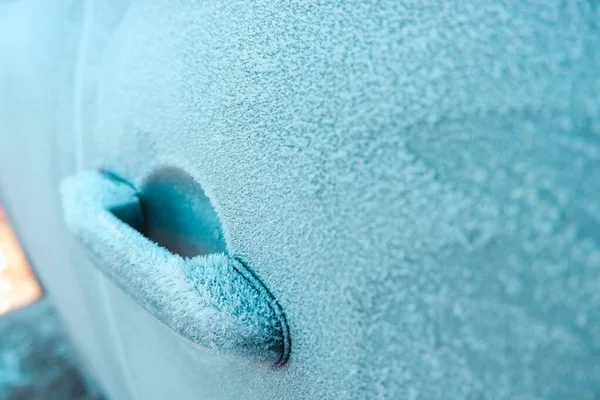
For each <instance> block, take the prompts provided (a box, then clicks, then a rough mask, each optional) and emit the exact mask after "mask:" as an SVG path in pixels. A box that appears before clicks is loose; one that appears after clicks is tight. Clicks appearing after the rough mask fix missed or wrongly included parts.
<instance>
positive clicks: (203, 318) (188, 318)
mask: <svg viewBox="0 0 600 400" xmlns="http://www.w3.org/2000/svg"><path fill="white" fill-rule="evenodd" d="M61 192H62V199H63V209H64V219H65V222H66V225H67V228H68V230H69V231H70V232H71V234H73V235H74V237H75V238H77V239H78V240H79V242H81V243H82V245H83V246H84V247H85V248H86V249H87V250H88V252H87V253H88V255H89V256H90V257H91V258H92V261H93V263H94V265H95V266H96V267H98V268H99V269H100V270H101V271H102V272H103V273H104V274H105V275H106V276H107V277H108V278H109V279H110V280H112V281H113V282H114V283H115V284H116V285H117V286H118V287H120V288H121V289H122V290H123V291H124V292H125V293H127V294H128V295H130V296H131V297H132V298H133V299H135V301H136V302H137V303H139V304H140V305H141V306H142V307H143V308H144V309H146V310H147V311H148V312H150V313H151V314H152V315H154V316H155V317H156V318H157V319H159V320H160V321H161V322H163V323H164V324H166V325H167V326H168V327H169V328H171V329H172V330H173V331H175V332H177V333H178V334H179V335H181V336H182V337H183V338H185V339H187V340H188V341H190V342H192V343H193V344H195V345H197V346H199V347H201V348H204V349H206V350H209V351H212V352H213V353H216V354H220V355H226V356H235V357H244V358H249V359H252V360H255V361H260V362H269V363H273V364H275V365H282V364H284V363H285V362H286V361H287V359H288V357H289V353H290V339H289V331H288V326H287V322H286V318H285V315H284V313H283V311H282V309H281V307H280V305H279V303H278V302H277V301H276V299H275V298H274V297H273V295H272V294H271V293H270V292H269V290H268V289H267V287H266V286H265V285H264V284H263V283H262V282H261V281H260V280H259V279H258V277H257V276H256V275H255V274H254V273H253V272H252V271H251V270H250V269H249V268H247V267H246V266H245V265H244V264H243V263H242V262H241V261H240V260H238V259H235V258H232V257H229V256H227V255H225V254H221V253H218V254H209V255H202V256H196V257H193V258H182V257H180V256H179V255H176V254H173V253H171V252H170V251H168V250H167V249H165V248H163V247H160V246H159V245H158V244H156V243H154V242H152V241H151V240H149V239H147V238H146V237H144V236H143V235H142V234H141V233H139V232H138V231H137V230H136V229H134V228H140V227H141V226H142V225H143V213H142V204H141V202H140V197H139V196H138V194H137V192H136V190H135V189H134V188H133V187H132V186H131V185H129V184H128V183H126V182H125V181H122V180H120V179H118V178H116V177H114V176H112V175H110V174H106V173H102V172H96V171H86V172H81V173H79V174H77V175H75V176H72V177H69V178H67V179H65V180H64V181H63V183H62V186H61Z"/></svg>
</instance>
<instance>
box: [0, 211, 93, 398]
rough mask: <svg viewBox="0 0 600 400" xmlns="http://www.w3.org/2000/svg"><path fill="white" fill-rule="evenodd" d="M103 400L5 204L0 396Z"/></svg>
mask: <svg viewBox="0 0 600 400" xmlns="http://www.w3.org/2000/svg"><path fill="white" fill-rule="evenodd" d="M4 399H10V400H12V399H23V400H30V399H51V400H53V399H57V400H58V399H60V400H66V399H90V400H91V399H94V400H100V399H103V396H102V395H101V393H100V391H99V390H98V388H97V387H96V385H95V384H94V383H93V382H92V381H91V380H90V379H89V378H88V377H86V376H85V374H84V373H83V371H82V370H81V367H80V365H79V364H78V361H77V356H76V354H75V352H74V350H73V348H72V346H71V345H70V343H69V340H68V337H67V336H66V334H65V332H64V330H63V328H62V326H61V323H60V321H59V320H58V318H57V316H56V314H55V313H54V312H53V310H52V306H51V305H50V303H49V301H48V300H47V298H45V297H44V291H43V289H42V287H41V286H40V284H39V282H38V280H37V278H36V276H35V272H34V270H33V269H32V268H31V265H30V264H29V261H28V259H27V256H26V254H25V253H24V251H23V249H22V247H21V245H20V243H19V240H18V237H17V235H16V233H15V232H14V230H13V228H12V227H11V224H10V220H9V218H8V216H7V215H6V211H5V210H4V209H3V208H2V206H1V205H0V400H4Z"/></svg>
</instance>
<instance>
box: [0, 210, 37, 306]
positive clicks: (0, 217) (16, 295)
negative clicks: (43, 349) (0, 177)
mask: <svg viewBox="0 0 600 400" xmlns="http://www.w3.org/2000/svg"><path fill="white" fill-rule="evenodd" d="M41 296H42V288H41V287H40V285H39V283H38V281H37V279H36V277H35V275H34V273H33V271H32V270H31V266H30V265H29V262H28V261H27V257H26V256H25V254H24V252H23V249H22V248H21V245H20V244H19V240H18V239H17V236H16V235H15V233H14V231H13V229H12V228H11V226H10V223H9V221H8V217H7V216H6V213H5V212H4V210H3V209H2V207H0V315H1V314H5V313H7V312H9V311H12V310H14V309H16V308H20V307H23V306H25V305H27V304H30V303H32V302H34V301H36V300H37V299H39V298H40V297H41Z"/></svg>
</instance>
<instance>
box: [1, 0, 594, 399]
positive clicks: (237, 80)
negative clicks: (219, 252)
mask: <svg viewBox="0 0 600 400" xmlns="http://www.w3.org/2000/svg"><path fill="white" fill-rule="evenodd" d="M2 7H3V9H4V12H3V13H0V16H6V17H4V20H3V21H2V24H0V31H2V35H0V42H1V43H4V44H5V46H4V47H3V50H2V51H3V53H2V62H0V70H1V71H3V72H2V74H3V75H2V80H1V83H0V85H2V86H1V90H0V119H1V123H0V127H1V130H0V132H1V133H0V135H2V141H1V146H0V154H1V157H0V176H1V182H2V185H3V189H4V193H5V195H6V199H7V204H8V206H9V211H12V214H13V215H14V216H15V217H16V218H15V221H16V222H17V225H18V227H19V229H20V230H21V231H22V232H23V233H24V234H23V237H24V238H25V240H26V242H27V249H28V250H29V251H30V252H31V255H32V257H33V259H34V261H35V264H36V265H39V268H40V274H41V275H42V278H43V280H44V283H46V285H47V287H48V288H49V289H50V292H51V293H52V295H53V296H54V297H55V298H56V299H57V304H59V305H60V308H59V309H60V310H61V311H62V313H63V314H64V316H65V320H66V321H68V322H69V330H70V331H71V332H73V336H74V337H76V338H78V341H79V342H80V348H81V349H82V350H83V351H85V354H86V355H87V357H88V358H89V359H90V360H93V365H94V366H95V367H96V369H97V372H98V375H100V376H101V377H102V382H104V383H105V384H106V387H107V388H109V390H110V393H111V394H113V397H114V398H117V399H128V398H132V399H134V400H153V399H203V398H205V399H231V398H238V399H281V400H288V399H308V400H312V399H323V400H337V399H392V400H397V399H407V400H410V399H425V400H431V399H442V400H446V399H498V400H503V399H519V400H542V399H543V400H565V399H578V400H596V399H597V398H598V396H599V394H600V363H599V362H598V360H600V325H599V321H600V311H599V310H600V290H599V287H600V238H599V232H600V227H599V225H600V223H599V221H600V203H599V201H598V199H599V198H600V178H599V177H600V139H599V137H600V102H599V101H598V99H600V74H599V73H598V71H600V51H598V49H600V27H599V26H598V24H599V21H600V7H598V2H597V1H590V0H571V1H563V0H522V1H517V0H514V1H508V0H507V1H501V0H500V1H484V0H380V1H377V2H375V1H367V0H339V1H324V0H323V1H321V0H286V1H281V0H253V1H247V0H203V1H195V0H186V1H173V0H152V1H150V0H146V1H127V0H79V1H75V0H45V1H42V0H26V1H13V2H3V3H2ZM4 49H5V50H4ZM169 166H170V167H174V168H177V169H179V170H184V171H186V172H187V173H189V175H190V176H191V177H192V178H193V179H194V180H195V181H197V182H199V183H201V184H202V187H203V188H204V189H205V191H206V194H207V196H208V197H209V198H210V199H211V201H212V202H213V204H214V208H215V209H216V211H217V212H218V214H219V217H220V220H221V221H222V224H223V228H224V236H225V241H226V243H227V253H228V254H229V255H231V256H232V257H240V258H241V259H242V260H244V261H246V262H248V264H249V265H251V266H252V268H253V269H254V271H255V272H256V273H257V275H258V276H260V278H261V280H262V281H263V282H264V283H265V284H266V285H267V286H268V288H269V289H270V291H271V292H272V293H273V294H274V295H275V297H276V298H277V300H278V301H279V302H280V304H281V306H282V308H283V309H284V310H285V313H286V316H287V319H288V322H289V324H290V332H291V337H292V338H293V352H292V353H293V354H292V356H291V357H290V361H289V362H288V363H287V364H286V365H285V366H284V367H283V368H279V369H273V368H270V367H264V366H262V365H261V366H257V365H254V364H251V363H242V362H237V361H230V360H222V359H218V358H212V357H211V356H210V355H206V354H204V353H203V352H201V351H198V349H196V348H194V347H193V346H191V345H186V344H185V343H183V344H182V341H181V340H179V337H178V336H177V335H175V334H173V332H172V331H170V330H168V329H166V328H165V327H164V326H163V324H160V323H158V322H157V321H156V319H154V318H152V317H150V316H148V313H146V312H145V311H143V310H141V309H140V307H139V305H138V304H137V303H135V302H133V301H131V300H130V299H129V298H128V296H125V295H123V294H122V293H121V291H120V290H118V289H117V288H114V287H113V286H112V285H111V284H110V282H105V280H103V277H101V276H99V275H98V274H96V273H95V272H96V271H95V269H94V267H93V266H92V265H88V264H89V263H87V261H86V259H85V258H84V257H83V256H82V255H81V254H80V253H79V251H78V248H77V247H76V246H73V245H71V241H70V238H69V235H68V234H67V232H65V231H64V227H63V223H62V221H60V219H59V217H58V216H59V215H60V206H59V201H58V194H57V193H56V188H57V187H58V182H59V181H60V180H61V179H62V178H63V177H64V176H67V175H71V174H74V173H76V172H77V171H79V170H81V169H83V168H105V169H109V170H111V171H114V172H116V173H118V174H119V175H120V176H122V177H124V178H125V179H127V180H128V181H130V182H132V183H134V184H135V186H136V187H141V184H143V183H144V182H145V180H146V179H147V177H149V176H151V175H152V174H153V173H154V172H155V171H157V170H160V169H163V168H164V167H169ZM40 198H42V199H40ZM25 233H26V234H25ZM104 289H106V290H104ZM104 305H106V307H104ZM107 321H109V322H110V321H112V322H114V324H112V325H111V324H110V323H109V322H107ZM111 326H112V329H111ZM107 349H110V351H108V350H107Z"/></svg>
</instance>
